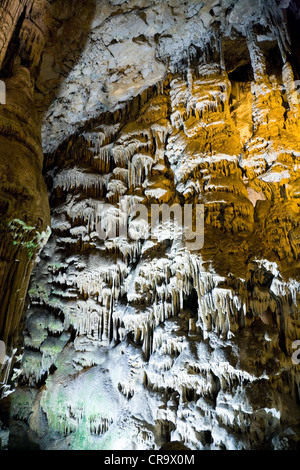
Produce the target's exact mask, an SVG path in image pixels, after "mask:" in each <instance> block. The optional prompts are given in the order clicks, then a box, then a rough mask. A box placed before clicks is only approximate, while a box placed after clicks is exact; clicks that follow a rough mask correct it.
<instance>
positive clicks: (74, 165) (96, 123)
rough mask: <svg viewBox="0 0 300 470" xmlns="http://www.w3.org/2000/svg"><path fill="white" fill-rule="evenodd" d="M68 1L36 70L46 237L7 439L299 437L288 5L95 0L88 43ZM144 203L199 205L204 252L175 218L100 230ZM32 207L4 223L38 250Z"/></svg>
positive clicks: (127, 444) (195, 443)
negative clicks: (150, 233) (116, 233)
mask: <svg viewBox="0 0 300 470" xmlns="http://www.w3.org/2000/svg"><path fill="white" fill-rule="evenodd" d="M64 5H65V7H64V8H59V7H61V6H62V3H61V2H52V4H51V10H50V11H51V18H52V19H51V21H52V23H51V24H52V29H51V35H50V37H49V40H48V41H47V42H46V45H45V49H44V54H43V56H42V59H41V62H40V66H41V68H40V71H39V72H38V73H37V72H36V69H35V72H31V73H33V74H34V76H35V81H36V89H35V92H34V100H35V111H36V113H37V116H38V118H39V119H40V120H41V119H43V125H42V135H43V149H44V178H45V181H46V182H47V186H48V195H49V199H50V207H51V227H52V235H51V237H50V239H49V241H48V243H47V245H46V246H45V248H44V250H43V251H42V252H41V253H40V256H39V263H38V265H37V267H36V268H35V270H34V273H33V276H32V279H31V283H30V287H29V297H30V305H29V308H28V310H27V312H26V319H25V325H24V327H23V339H24V351H23V354H22V357H21V358H20V363H19V364H18V365H17V366H16V367H15V380H16V384H18V386H17V389H16V391H15V392H14V393H13V394H12V395H11V403H10V424H9V427H10V444H9V445H10V446H11V448H14V446H15V447H18V446H21V447H22V445H23V446H24V445H32V446H37V447H38V448H41V449H56V448H58V449H70V448H71V449H72V448H73V449H158V448H160V447H161V446H162V445H165V444H166V443H168V442H169V441H180V442H181V443H183V444H184V445H185V446H187V448H190V449H199V450H202V449H282V448H297V446H299V440H300V429H299V423H300V413H299V381H300V375H299V365H296V364H294V363H293V361H292V355H293V352H294V349H293V344H294V342H295V341H296V340H298V339H299V338H300V317H299V306H298V305H299V300H300V299H299V297H300V291H299V282H300V280H299V211H300V208H299V158H300V129H299V111H300V104H299V96H298V94H297V86H296V83H295V79H297V77H298V74H299V69H298V66H297V60H296V58H295V57H294V54H293V50H294V49H295V44H294V42H293V37H294V34H292V35H291V34H290V31H289V23H288V17H289V15H290V14H291V12H293V14H294V18H296V13H297V11H298V10H297V4H296V2H276V1H271V0H266V1H256V0H249V1H242V2H241V1H240V2H231V1H230V0H228V1H227V0H226V1H222V2H209V1H207V2H192V1H190V2H185V5H184V6H183V5H182V3H181V2H177V1H175V0H174V1H172V2H169V4H168V5H162V4H161V2H156V1H153V2H139V4H137V2H135V1H133V0H132V1H127V2H126V1H121V0H114V1H106V2H101V4H100V2H87V7H86V10H85V15H84V16H83V20H82V24H81V28H82V31H84V34H85V35H87V37H86V43H85V45H84V47H82V52H81V54H78V47H79V45H78V44H79V42H80V37H81V36H80V34H79V33H74V37H73V36H72V37H71V38H70V37H69V35H68V33H69V32H70V29H71V26H74V25H76V24H77V21H78V19H77V18H76V15H75V17H74V14H75V11H74V10H72V8H75V7H74V6H73V7H72V2H65V3H64ZM288 7H289V10H288ZM65 37H67V38H68V40H66V41H64V38H65ZM25 49H26V50H28V47H26V48H25ZM125 51H126V52H125ZM20 56H21V54H18V55H17V57H20ZM26 57H28V56H26ZM16 60H17V61H18V60H19V59H16ZM21 62H22V60H21ZM35 64H36V61H35ZM27 65H28V64H27ZM18 73H19V74H21V75H22V79H23V80H25V78H24V75H26V74H27V75H26V77H27V78H28V76H29V75H30V67H29V69H28V66H27V67H26V66H24V63H23V66H20V68H19V69H18ZM17 76H18V75H17ZM11 80H13V78H12V79H11ZM3 109H4V110H5V109H6V108H5V107H4V108H3ZM30 109H31V108H30ZM32 115H34V113H33V114H32ZM37 129H38V128H35V132H37ZM25 134H26V138H28V136H31V135H32V131H31V132H29V131H27V130H25ZM12 140H13V145H17V144H16V140H17V139H16V138H15V137H14V138H13V139H12ZM40 145H41V144H40V141H39V147H38V148H39V151H41V146H40ZM3 148H5V143H3ZM18 151H19V150H18V149H16V152H15V153H16V154H17V152H18ZM30 155H31V154H30ZM24 158H25V157H23V160H22V161H24ZM41 158H42V157H41ZM32 161H33V160H32V159H31V160H30V165H31V167H32ZM39 161H40V164H41V161H42V160H41V159H40V160H39ZM9 163H10V164H12V163H11V162H9ZM28 164H29V163H27V162H26V163H25V166H26V168H27V167H28ZM17 166H18V165H17ZM18 169H19V166H18ZM15 173H16V170H14V171H13V174H15ZM20 173H21V175H22V178H23V176H24V175H26V172H25V171H21V172H20ZM16 174H18V173H16ZM34 174H36V175H37V178H41V177H42V176H41V166H40V167H39V171H36V173H34ZM31 175H32V173H31ZM18 178H19V180H20V179H21V176H18ZM19 180H18V181H19ZM21 182H22V185H23V186H22V187H23V188H26V189H28V188H31V187H32V183H33V181H30V184H29V183H28V182H25V183H24V182H23V180H22V179H21ZM18 184H19V183H18ZM40 187H42V183H41V186H40ZM42 194H43V196H41V195H40V193H39V197H38V196H37V194H35V195H34V198H33V199H34V203H33V202H32V203H30V204H26V208H27V209H28V208H29V207H30V208H31V204H33V206H32V207H34V204H36V205H38V201H41V200H42V201H45V196H46V192H45V190H44V191H43V193H42ZM10 200H11V196H10ZM19 201H20V199H18V204H16V207H17V208H18V210H19V211H21V209H22V204H21V206H20V203H19ZM44 204H45V205H44ZM107 204H109V205H110V207H109V209H108V208H107ZM135 204H144V205H145V206H146V207H148V208H150V206H151V204H168V205H169V206H171V205H173V204H179V205H180V206H182V207H183V206H184V205H186V204H191V205H193V206H194V207H195V206H196V205H197V204H201V205H204V221H205V233H204V246H203V247H202V248H201V249H199V250H197V251H194V250H191V249H190V247H189V244H188V243H186V242H185V240H184V238H183V237H181V236H180V233H181V229H182V227H181V226H179V225H178V226H176V221H174V225H175V235H176V236H172V235H170V234H169V233H168V232H167V230H166V229H167V228H168V227H165V226H162V225H160V224H159V223H158V225H157V226H156V227H155V233H156V237H155V239H150V238H149V237H147V236H145V237H144V238H142V239H138V240H134V239H130V238H128V237H127V238H125V237H117V238H112V237H110V236H109V235H108V237H107V239H106V240H103V239H102V238H103V237H101V236H100V235H99V224H100V220H101V221H102V223H104V225H105V226H106V228H107V230H108V232H109V230H112V229H113V228H114V227H118V226H119V222H120V217H123V215H124V207H127V208H128V207H129V209H130V207H132V206H134V205H135ZM38 206H39V208H41V207H42V208H43V211H45V208H46V207H47V205H46V203H44V202H43V203H42V204H41V203H40V205H38ZM14 210H16V208H15V209H14ZM36 212H37V213H38V214H39V216H40V213H39V212H38V210H37V211H34V210H30V215H31V217H32V219H30V221H28V220H27V219H24V217H23V218H22V216H21V215H20V216H18V217H15V219H18V221H15V222H14V224H15V225H14V224H10V227H11V231H12V233H13V234H16V233H18V234H19V233H20V237H24V225H23V224H22V226H21V228H22V231H20V232H19V231H18V230H19V226H18V225H17V224H18V223H19V220H21V221H22V220H23V221H24V222H25V223H26V227H25V228H27V224H28V225H29V226H30V227H35V229H34V230H33V229H31V230H27V232H26V234H27V236H29V237H31V238H30V241H27V239H26V240H25V243H23V245H25V248H26V249H27V252H28V247H29V245H30V247H31V244H32V235H33V232H34V233H35V232H36V231H38V233H41V231H42V230H45V228H46V225H49V221H48V219H47V218H46V217H45V212H43V217H42V219H39V220H42V221H43V222H44V225H41V226H40V225H38V224H37V222H36V220H35V219H34V214H35V213H36ZM21 214H22V212H21ZM40 217H41V216H40ZM29 222H30V223H29ZM129 226H130V228H131V231H132V233H138V232H139V233H141V231H142V230H144V229H145V227H143V226H142V225H141V224H139V223H138V222H137V220H136V219H135V218H134V217H131V216H130V214H129ZM38 229H39V230H40V231H39V230H38ZM28 234H29V235H28ZM178 234H179V235H178ZM18 236H19V235H18ZM17 241H19V238H17ZM5 243H7V242H5ZM5 246H6V245H5ZM14 246H18V245H14ZM5 250H6V252H7V248H5ZM33 258H34V257H33ZM12 259H13V255H11V254H8V256H7V265H9V263H11V264H12V261H11V260H12ZM30 263H32V261H30ZM5 266H6V265H5ZM9 266H10V265H9ZM24 267H25V262H24V263H23V262H22V269H24ZM31 267H32V264H30V265H29V270H28V272H26V276H24V274H23V273H19V274H17V275H16V276H15V277H14V279H15V283H16V284H15V286H16V287H14V288H13V289H12V291H11V292H12V293H16V292H17V286H18V285H20V286H22V288H23V290H24V292H25V291H26V290H27V280H28V278H29V275H30V269H31ZM6 269H7V270H9V269H12V268H9V269H8V268H6ZM26 269H27V268H26ZM22 279H26V281H25V282H23V280H22ZM24 292H23V293H22V295H23V294H24ZM7 302H8V304H9V305H10V307H9V308H12V307H11V306H13V305H14V302H13V301H12V300H7ZM21 307H22V306H21ZM21 307H20V308H19V310H18V315H19V317H14V318H16V319H17V318H18V319H20V316H21V313H22V308H21ZM7 309H8V307H6V310H5V312H4V314H2V316H1V318H6V317H7V311H8V310H7ZM10 317H11V315H10ZM17 323H18V321H17V320H16V325H17ZM24 442H25V444H24Z"/></svg>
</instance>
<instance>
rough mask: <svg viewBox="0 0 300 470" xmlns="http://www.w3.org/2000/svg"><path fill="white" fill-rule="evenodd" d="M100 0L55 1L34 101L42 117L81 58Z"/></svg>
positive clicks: (49, 17)
mask: <svg viewBox="0 0 300 470" xmlns="http://www.w3.org/2000/svg"><path fill="white" fill-rule="evenodd" d="M96 5H97V0H85V1H82V0H52V1H51V5H50V9H49V12H48V22H49V30H48V37H47V39H46V45H45V48H44V51H43V54H42V58H41V63H40V70H39V74H38V76H37V80H36V87H35V103H36V108H37V111H38V113H39V115H40V117H41V119H43V116H44V115H45V113H46V112H47V110H48V109H49V107H50V106H51V104H52V103H53V102H54V101H55V99H56V98H57V96H58V94H59V91H60V89H61V86H62V84H63V83H64V81H65V80H66V79H67V77H68V76H69V74H70V73H71V72H72V70H73V69H74V67H75V66H76V65H77V63H78V62H79V60H80V57H81V55H82V52H83V51H84V49H85V46H86V44H87V41H88V36H89V33H90V31H91V26H92V22H93V19H94V16H95V12H96Z"/></svg>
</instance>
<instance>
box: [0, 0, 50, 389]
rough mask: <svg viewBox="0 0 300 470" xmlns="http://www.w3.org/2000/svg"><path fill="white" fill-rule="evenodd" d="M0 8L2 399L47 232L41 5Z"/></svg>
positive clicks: (14, 4) (13, 3)
mask: <svg viewBox="0 0 300 470" xmlns="http://www.w3.org/2000/svg"><path fill="white" fill-rule="evenodd" d="M2 3H3V5H1V10H0V12H1V18H2V19H1V24H4V28H3V29H1V43H0V44H1V49H0V65H1V78H2V80H3V81H4V83H5V87H6V104H5V105H1V106H0V148H1V157H0V215H1V220H0V227H1V234H0V337H1V340H3V341H4V342H5V344H6V348H7V357H6V361H5V364H4V366H3V367H2V368H1V372H0V382H1V384H0V396H1V397H2V396H6V395H7V394H8V393H9V391H10V386H9V385H8V383H7V382H8V381H9V378H10V375H11V368H12V366H13V363H14V361H15V356H18V355H19V354H20V351H21V350H20V346H21V343H20V331H19V325H20V322H21V320H22V318H23V316H24V315H23V313H24V312H23V310H24V303H25V299H26V293H27V288H28V282H29V278H30V274H31V271H32V268H33V266H34V264H35V258H36V255H37V253H38V251H39V250H40V249H41V248H42V246H43V245H44V243H45V241H46V240H47V238H48V237H49V233H50V228H49V226H50V210H49V202H48V197H47V190H46V185H45V182H44V178H43V175H42V166H43V151H42V144H41V123H40V120H39V117H38V115H37V113H36V110H35V104H34V80H35V75H36V71H37V66H38V63H39V61H40V57H41V52H42V49H43V46H44V34H43V32H42V29H41V28H42V26H43V21H42V20H39V17H38V16H37V14H36V8H37V4H38V5H39V10H41V8H42V5H43V4H44V2H35V6H33V2H32V1H31V2H26V1H23V2H20V1H9V2H2ZM42 11H43V9H42ZM16 47H17V48H16Z"/></svg>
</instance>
